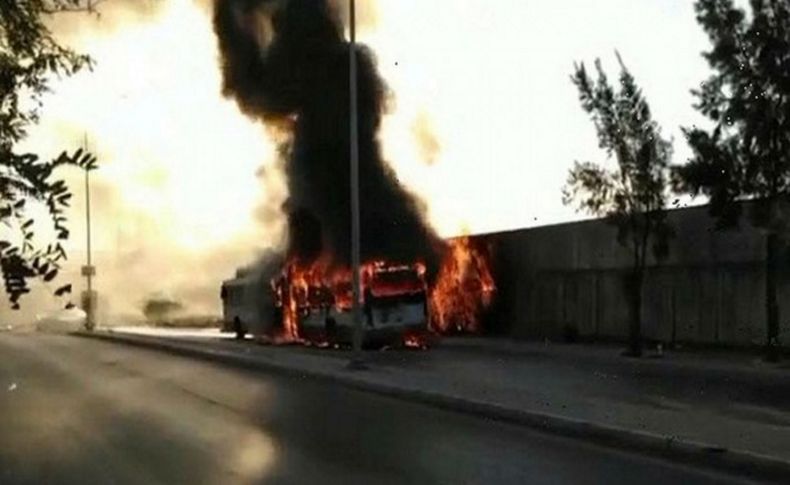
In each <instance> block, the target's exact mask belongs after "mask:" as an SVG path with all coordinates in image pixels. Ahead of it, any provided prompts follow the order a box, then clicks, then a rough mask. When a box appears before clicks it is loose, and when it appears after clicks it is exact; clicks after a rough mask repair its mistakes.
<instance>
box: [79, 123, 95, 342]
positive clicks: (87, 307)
mask: <svg viewBox="0 0 790 485" xmlns="http://www.w3.org/2000/svg"><path fill="white" fill-rule="evenodd" d="M84 145H85V147H84V148H85V151H86V152H87V151H88V137H87V135H86V136H85V143H84ZM85 227H86V235H85V236H86V244H87V250H88V262H87V263H88V264H86V265H85V266H83V267H82V276H84V277H85V278H86V279H87V283H88V285H87V287H88V289H87V291H85V292H84V293H83V295H82V309H83V310H84V311H85V330H88V331H92V330H93V329H94V328H95V327H96V320H95V314H94V313H95V312H94V310H95V308H96V295H95V294H94V291H93V277H94V276H95V275H96V268H95V267H94V266H93V261H92V259H91V257H92V256H91V190H90V167H89V166H87V165H86V166H85Z"/></svg>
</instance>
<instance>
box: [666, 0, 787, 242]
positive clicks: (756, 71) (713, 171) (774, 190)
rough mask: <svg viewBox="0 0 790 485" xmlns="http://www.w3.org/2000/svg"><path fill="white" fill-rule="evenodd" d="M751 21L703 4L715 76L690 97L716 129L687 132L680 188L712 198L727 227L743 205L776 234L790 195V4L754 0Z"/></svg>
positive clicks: (709, 1)
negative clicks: (688, 154) (749, 201)
mask: <svg viewBox="0 0 790 485" xmlns="http://www.w3.org/2000/svg"><path fill="white" fill-rule="evenodd" d="M751 9H752V13H751V18H747V14H746V13H745V12H744V11H743V10H741V9H739V8H736V7H735V5H734V3H733V2H732V0H699V1H698V2H697V3H696V12H697V20H698V22H699V23H700V25H701V26H702V28H703V29H704V30H705V32H706V33H707V35H708V37H709V39H710V41H711V44H712V46H713V48H712V49H711V50H710V51H709V52H707V53H705V54H704V56H705V58H706V59H707V61H708V63H709V65H710V67H711V68H712V70H713V71H714V72H713V74H711V76H710V77H709V78H708V79H707V80H706V81H705V82H703V83H702V84H701V86H700V88H699V89H696V90H694V91H693V93H694V95H695V97H696V98H697V104H696V108H697V109H698V110H699V111H700V112H701V113H702V114H704V115H705V116H706V117H707V118H709V119H710V120H711V121H712V122H713V124H714V126H713V128H712V129H711V130H705V129H702V128H699V127H692V128H686V129H685V130H684V131H685V134H686V136H687V138H688V141H689V144H690V146H691V148H692V150H693V155H694V156H693V158H692V160H690V162H689V163H688V164H687V165H685V166H684V167H682V168H681V169H680V170H679V171H678V177H676V184H677V185H678V188H680V189H683V190H685V191H687V192H690V193H692V194H695V195H696V194H704V195H707V196H709V197H710V201H711V209H712V212H713V214H714V215H715V216H716V217H717V218H718V221H719V223H720V225H721V226H722V227H726V226H732V225H734V224H736V223H737V221H738V219H739V216H740V215H741V210H742V207H743V205H742V204H740V203H738V202H739V201H741V200H743V199H745V198H751V199H754V200H755V204H752V207H754V210H753V211H752V212H751V214H750V215H751V218H752V221H753V222H754V223H755V224H756V225H758V226H760V227H764V228H766V229H769V230H770V229H776V226H775V225H776V224H780V225H781V224H782V223H783V221H782V218H780V217H776V216H777V211H778V210H779V209H780V207H781V205H782V204H779V203H780V202H782V199H786V198H787V195H788V190H790V3H788V2H786V1H781V0H752V1H751Z"/></svg>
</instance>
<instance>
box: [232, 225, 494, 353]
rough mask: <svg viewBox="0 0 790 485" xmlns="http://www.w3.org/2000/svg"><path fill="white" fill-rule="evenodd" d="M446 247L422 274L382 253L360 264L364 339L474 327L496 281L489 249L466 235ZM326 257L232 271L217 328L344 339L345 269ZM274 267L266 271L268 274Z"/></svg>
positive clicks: (291, 338) (276, 336)
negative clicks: (432, 269) (432, 270)
mask: <svg viewBox="0 0 790 485" xmlns="http://www.w3.org/2000/svg"><path fill="white" fill-rule="evenodd" d="M447 245H448V250H447V251H446V252H445V254H444V258H443V259H442V262H441V264H440V266H439V269H438V272H437V274H436V276H435V277H434V278H433V279H432V280H431V281H430V282H429V281H428V278H427V271H426V267H425V265H424V264H423V263H420V262H418V263H413V264H393V263H386V262H383V261H378V262H373V263H368V264H365V265H363V267H362V268H361V274H360V276H361V278H360V282H361V286H362V310H363V311H362V314H363V315H362V320H363V326H364V329H365V332H364V334H365V343H366V344H367V345H371V346H383V345H401V344H402V345H405V346H410V347H411V346H425V345H428V344H430V343H431V342H433V341H434V336H435V335H440V334H448V333H475V332H478V331H480V321H481V316H482V313H483V312H484V311H485V310H486V308H488V306H489V305H490V304H491V302H492V298H493V296H494V293H495V291H496V285H495V283H494V278H493V275H492V272H491V269H490V266H489V254H488V252H487V251H486V250H485V248H484V247H481V246H480V245H476V244H474V243H473V242H472V240H471V238H469V237H461V238H456V239H453V240H450V241H448V242H447ZM329 260H330V258H319V259H318V260H316V261H315V262H313V263H310V264H300V263H298V262H297V260H292V261H291V262H287V263H282V262H280V261H276V260H272V261H270V264H268V265H264V264H261V265H259V266H258V267H255V268H250V269H246V270H240V271H239V272H237V274H236V277H235V278H234V279H231V280H228V281H225V282H224V283H223V285H222V302H223V313H224V330H225V331H227V332H235V333H236V334H237V335H238V336H242V335H244V334H246V333H248V332H249V333H252V334H253V335H254V336H256V337H260V338H263V339H265V340H267V341H269V342H272V343H286V342H311V343H317V344H322V345H323V344H325V345H333V344H339V345H343V344H348V343H350V342H351V338H352V335H353V313H352V302H353V297H352V282H351V279H352V278H351V276H352V273H351V271H350V270H349V269H348V268H346V267H343V266H333V265H331V264H330V263H329V262H328V261H329ZM273 275H274V276H273Z"/></svg>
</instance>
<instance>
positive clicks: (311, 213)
mask: <svg viewBox="0 0 790 485" xmlns="http://www.w3.org/2000/svg"><path fill="white" fill-rule="evenodd" d="M342 3H343V2H336V1H333V0H216V1H215V5H214V7H215V8H214V28H215V33H216V35H217V38H218V42H219V49H220V53H221V59H222V60H221V62H222V75H223V94H224V95H225V96H228V97H230V98H232V99H234V100H235V101H236V102H237V103H238V105H239V107H240V109H241V110H242V111H243V112H244V113H246V114H247V115H249V116H251V117H254V118H256V119H260V120H262V121H263V122H265V123H266V124H267V125H269V126H270V127H273V128H275V129H277V130H281V131H284V132H285V133H286V134H287V136H286V137H285V139H286V141H285V142H283V149H282V150H281V152H282V154H283V156H284V157H285V158H286V161H285V164H284V165H285V174H286V177H287V190H288V197H287V200H286V202H285V204H284V205H283V207H282V210H283V211H284V212H285V214H286V215H287V218H288V249H287V252H288V256H290V257H296V258H299V259H300V260H302V261H304V262H310V261H312V260H313V259H315V258H316V257H318V256H319V255H320V254H331V255H332V256H333V261H334V262H335V263H336V264H343V265H345V264H348V262H349V260H350V239H349V236H350V232H351V227H350V224H351V208H350V190H351V188H350V181H349V175H350V172H349V170H350V169H349V153H350V152H349V146H350V143H349V138H350V137H349V113H350V110H349V92H350V91H349V44H348V43H347V41H346V40H345V39H344V35H343V22H342V18H343V17H342V15H341V13H340V12H339V11H338V10H337V9H336V6H337V5H339V4H342ZM357 55H358V66H359V74H358V85H359V112H358V115H359V153H360V199H361V224H362V226H361V227H362V235H361V251H362V259H363V261H373V260H380V259H385V260H388V261H392V262H400V263H409V262H413V261H416V260H423V261H425V262H426V263H427V265H428V267H429V270H431V269H435V267H436V264H437V259H438V257H437V256H438V254H437V253H438V252H440V251H441V250H442V243H441V241H440V239H439V238H438V237H437V236H436V234H435V233H434V231H433V229H432V228H430V227H429V226H428V225H427V223H426V222H425V219H424V214H425V210H426V208H425V205H424V204H423V202H422V201H421V200H419V199H418V198H417V197H415V196H414V195H413V194H411V193H410V192H408V191H407V190H406V189H404V187H403V186H401V184H400V183H399V181H398V179H397V176H396V174H395V172H394V171H393V170H392V169H391V168H390V166H389V165H388V164H387V163H386V162H385V161H384V160H383V158H382V153H381V147H380V145H379V140H378V131H379V127H380V124H381V118H382V115H383V113H384V109H385V102H386V97H387V89H386V86H385V84H384V82H383V81H382V79H381V78H380V76H379V74H378V71H377V67H376V63H375V59H374V56H373V54H372V53H371V52H370V50H368V49H367V48H365V47H359V48H358V51H357Z"/></svg>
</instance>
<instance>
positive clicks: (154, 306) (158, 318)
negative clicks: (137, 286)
mask: <svg viewBox="0 0 790 485" xmlns="http://www.w3.org/2000/svg"><path fill="white" fill-rule="evenodd" d="M183 309H184V305H182V304H181V303H179V302H177V301H175V300H171V299H169V298H166V297H164V296H152V297H150V298H148V299H147V300H146V301H145V303H144V304H143V315H145V318H146V319H147V320H148V322H149V323H153V324H163V323H166V322H167V321H168V319H170V318H171V317H173V316H174V315H175V314H177V313H179V312H180V311H181V310H183Z"/></svg>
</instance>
